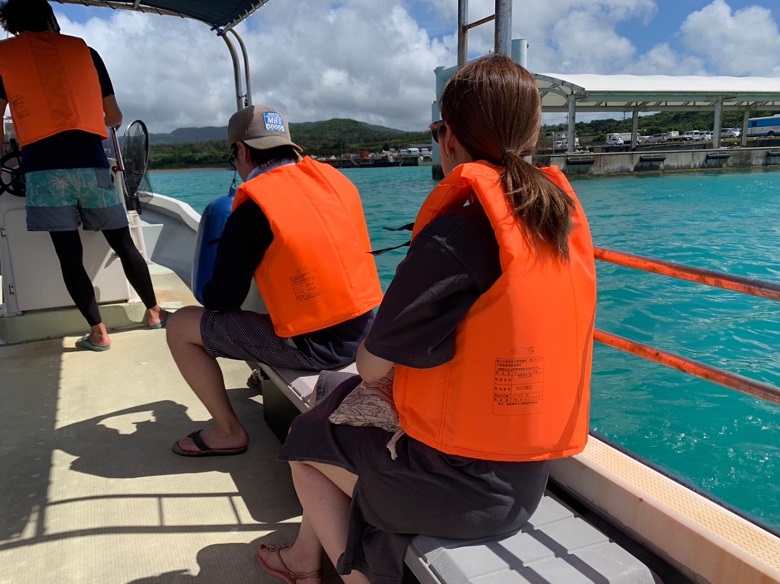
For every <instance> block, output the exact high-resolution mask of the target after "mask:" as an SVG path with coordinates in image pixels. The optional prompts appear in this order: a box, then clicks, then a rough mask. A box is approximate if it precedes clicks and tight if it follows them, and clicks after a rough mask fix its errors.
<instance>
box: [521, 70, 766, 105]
mask: <svg viewBox="0 0 780 584" xmlns="http://www.w3.org/2000/svg"><path fill="white" fill-rule="evenodd" d="M534 76H535V77H536V83H537V85H538V87H539V91H540V92H541V94H542V107H543V109H544V111H545V112H566V111H568V109H569V100H570V99H573V100H574V101H575V107H576V110H577V111H578V112H583V111H589V112H605V111H623V112H624V111H631V110H638V111H691V110H698V109H700V110H713V109H714V108H715V106H716V104H717V103H718V101H722V107H723V109H724V110H746V109H751V110H761V109H774V108H780V77H715V76H713V77H707V76H691V75H687V76H686V75H680V76H672V75H591V74H573V75H572V74H568V73H536V74H535V75H534Z"/></svg>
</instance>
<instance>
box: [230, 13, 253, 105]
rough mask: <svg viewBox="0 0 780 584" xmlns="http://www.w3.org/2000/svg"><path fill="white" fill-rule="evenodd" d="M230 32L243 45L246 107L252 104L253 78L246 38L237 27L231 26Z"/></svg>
mask: <svg viewBox="0 0 780 584" xmlns="http://www.w3.org/2000/svg"><path fill="white" fill-rule="evenodd" d="M230 32H231V33H233V36H235V37H236V40H237V41H238V45H239V46H240V47H241V54H242V55H243V57H244V83H245V85H244V87H246V95H245V96H244V107H248V106H250V105H252V80H251V75H250V73H249V54H248V53H247V50H246V45H245V44H244V39H242V38H241V36H240V35H239V34H238V33H237V32H236V30H235V29H233V28H231V29H230Z"/></svg>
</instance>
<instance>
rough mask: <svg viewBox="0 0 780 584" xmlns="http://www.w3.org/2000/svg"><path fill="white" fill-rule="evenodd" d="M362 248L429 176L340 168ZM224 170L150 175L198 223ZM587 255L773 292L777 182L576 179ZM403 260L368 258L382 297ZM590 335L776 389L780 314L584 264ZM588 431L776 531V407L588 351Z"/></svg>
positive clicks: (382, 237) (770, 177) (687, 177)
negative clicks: (593, 303) (594, 311)
mask: <svg viewBox="0 0 780 584" xmlns="http://www.w3.org/2000/svg"><path fill="white" fill-rule="evenodd" d="M345 174H346V175H347V176H349V178H350V179H351V180H352V181H353V182H354V183H355V184H356V185H357V186H358V188H360V191H361V194H362V197H363V200H364V209H365V213H366V220H367V222H368V226H369V232H370V235H371V240H372V244H373V246H374V248H375V249H378V248H382V247H387V246H391V245H396V244H399V243H403V242H404V241H406V239H407V238H408V232H400V233H399V232H390V231H387V230H384V229H383V227H385V226H400V225H403V224H405V223H409V222H411V221H413V220H414V216H415V213H416V211H417V209H418V208H419V206H420V204H421V203H422V201H423V199H424V198H425V196H426V195H427V194H428V192H429V191H430V189H431V188H432V187H433V186H434V185H435V182H434V181H433V180H432V179H431V169H430V167H402V168H377V169H350V170H345ZM232 176H233V174H232V172H229V171H186V172H155V173H153V174H152V176H151V180H152V186H153V188H154V191H155V192H158V193H163V194H167V195H170V196H174V197H177V198H180V199H182V200H184V201H186V202H188V203H189V204H190V205H192V206H193V207H194V208H195V209H196V210H197V211H199V212H200V211H202V210H203V208H204V207H205V205H206V204H208V202H209V201H210V200H212V199H213V198H215V197H216V196H220V195H223V194H225V193H227V191H228V188H229V186H230V183H231V180H232ZM573 184H574V188H575V190H576V191H577V194H578V196H579V197H580V200H581V201H582V204H583V207H584V208H585V211H586V214H587V216H588V219H589V221H590V225H591V230H592V232H593V238H594V242H595V244H596V245H597V246H599V247H605V248H609V249H617V250H620V251H626V252H629V253H634V254H639V255H645V256H650V257H655V258H659V259H665V260H670V261H675V262H680V263H686V264H689V265H692V266H697V267H702V268H707V269H713V270H719V271H724V272H728V273H730V274H735V275H740V276H747V277H754V278H761V279H763V280H767V281H771V282H780V262H778V258H780V171H778V170H770V171H747V172H732V173H696V174H679V175H665V176H645V177H635V176H632V177H609V178H599V179H580V180H577V181H575V182H574V183H573ZM403 255H404V248H402V249H401V250H398V251H393V252H389V253H386V254H384V255H382V256H378V257H377V267H378V269H379V273H380V277H381V279H382V283H383V285H384V286H385V287H386V286H387V284H388V282H389V281H390V279H391V278H392V275H393V272H394V270H395V266H396V265H397V263H398V262H399V261H400V260H401V259H402V258H403ZM597 269H598V278H599V306H598V315H597V327H598V328H600V329H602V330H605V331H608V332H611V333H614V334H617V335H621V336H625V337H628V338H630V339H633V340H636V341H639V342H643V343H647V344H650V345H653V346H656V347H659V348H662V349H665V350H668V351H671V352H673V353H677V354H680V355H682V356H684V357H688V358H692V359H696V360H698V361H701V362H704V363H706V364H708V365H713V366H716V367H722V368H725V369H728V370H730V371H733V372H736V373H739V374H741V375H744V376H746V377H749V378H752V379H757V380H760V381H764V382H767V383H771V384H773V385H775V386H780V304H778V303H776V302H772V301H770V300H766V299H762V298H754V297H749V296H744V295H740V294H737V293H733V292H729V291H725V290H716V289H711V288H707V287H704V286H700V285H697V284H694V283H689V282H682V281H677V280H674V279H671V278H667V277H665V276H659V275H654V274H646V273H643V272H638V271H635V270H630V269H628V268H621V267H619V266H614V265H612V264H607V263H603V262H597ZM593 371H594V381H593V401H592V409H591V428H592V429H593V430H594V431H596V432H598V433H600V434H602V435H603V436H605V437H607V438H609V439H610V440H613V441H615V442H616V443H618V444H620V445H621V446H623V447H625V448H626V449H627V450H630V451H631V452H633V453H635V454H637V455H639V456H641V457H643V458H646V459H647V460H649V461H651V462H653V463H654V464H656V465H658V466H659V467H661V468H663V469H664V470H665V471H666V472H669V473H671V474H673V475H675V476H678V477H682V478H684V479H685V480H687V481H689V482H691V483H692V484H693V485H695V486H696V487H698V488H699V489H701V490H702V491H704V492H706V493H709V494H711V495H713V496H715V497H717V498H719V499H721V500H723V501H725V502H726V503H727V504H729V505H731V506H733V507H735V508H737V509H740V510H742V511H743V512H745V513H747V514H748V515H751V516H753V517H755V518H758V519H759V520H760V521H762V522H764V523H766V524H768V525H770V526H772V527H774V528H775V529H780V407H778V406H774V405H772V404H768V403H765V402H762V401H760V400H757V399H754V398H750V397H747V396H744V395H742V394H739V393H737V392H734V391H732V390H729V389H727V388H723V387H721V386H719V385H715V384H712V383H709V382H706V381H703V380H699V379H697V378H694V377H690V376H688V375H685V374H683V373H680V372H677V371H676V370H672V369H669V368H666V367H664V366H662V365H657V364H653V363H650V362H647V361H645V360H643V359H641V358H639V357H634V356H632V355H629V354H627V353H623V352H621V351H618V350H615V349H611V348H609V347H605V346H603V345H600V344H597V345H596V349H595V353H594V367H593Z"/></svg>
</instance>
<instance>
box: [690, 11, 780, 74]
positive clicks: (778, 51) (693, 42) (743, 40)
mask: <svg viewBox="0 0 780 584" xmlns="http://www.w3.org/2000/svg"><path fill="white" fill-rule="evenodd" d="M680 34H681V36H682V39H683V42H684V43H685V45H686V46H687V47H688V48H690V49H691V50H692V51H694V52H695V53H698V54H699V55H700V56H701V58H702V59H704V60H706V61H707V63H708V64H709V68H710V70H711V71H713V72H715V73H717V74H720V75H755V76H760V77H775V76H778V75H780V59H779V58H778V55H780V33H779V32H778V28H777V23H776V22H774V21H773V20H772V13H771V11H770V10H769V9H768V8H761V7H759V6H748V7H746V8H743V9H741V10H737V11H734V12H733V11H732V9H731V7H730V6H729V5H728V3H726V2H725V0H715V1H714V2H712V4H709V5H708V6H705V7H704V8H702V9H701V10H699V11H697V12H693V13H692V14H690V15H689V16H688V18H686V19H685V22H684V23H683V25H682V27H681V29H680Z"/></svg>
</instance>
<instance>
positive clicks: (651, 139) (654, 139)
mask: <svg viewBox="0 0 780 584" xmlns="http://www.w3.org/2000/svg"><path fill="white" fill-rule="evenodd" d="M660 142H666V133H662V134H651V135H650V136H648V137H647V140H645V143H646V144H658V143H660Z"/></svg>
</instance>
